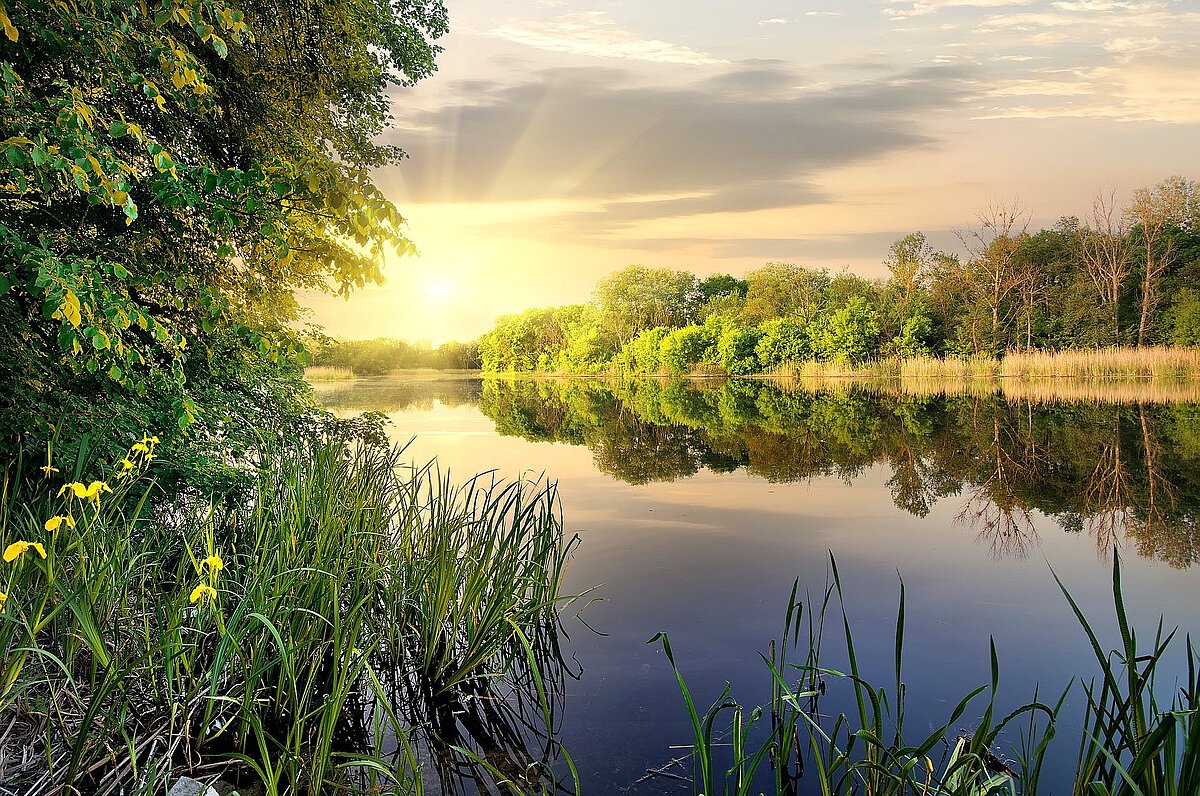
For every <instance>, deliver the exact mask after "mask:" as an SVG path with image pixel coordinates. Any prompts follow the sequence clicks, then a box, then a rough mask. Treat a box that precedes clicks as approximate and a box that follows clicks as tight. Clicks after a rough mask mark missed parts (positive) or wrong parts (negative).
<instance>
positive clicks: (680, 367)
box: [659, 326, 718, 373]
mask: <svg viewBox="0 0 1200 796" xmlns="http://www.w3.org/2000/svg"><path fill="white" fill-rule="evenodd" d="M717 331H718V330H717V329H716V327H712V326H684V327H683V328H681V329H676V330H674V331H673V332H671V333H670V334H668V335H666V336H664V337H663V338H662V343H661V344H660V346H659V361H660V362H661V363H662V366H663V367H664V368H666V369H667V370H669V371H670V372H671V373H687V372H688V371H689V370H690V369H691V368H692V366H693V365H698V364H700V363H701V362H705V361H708V360H710V359H713V358H714V357H713V354H714V353H715V352H714V351H713V347H714V346H715V345H716V342H717Z"/></svg>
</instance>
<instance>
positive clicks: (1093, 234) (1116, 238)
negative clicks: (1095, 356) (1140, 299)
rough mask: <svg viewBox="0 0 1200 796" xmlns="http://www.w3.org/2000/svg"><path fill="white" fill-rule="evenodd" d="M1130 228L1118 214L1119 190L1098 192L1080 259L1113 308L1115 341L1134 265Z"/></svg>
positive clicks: (1082, 234) (1083, 232) (1102, 298)
mask: <svg viewBox="0 0 1200 796" xmlns="http://www.w3.org/2000/svg"><path fill="white" fill-rule="evenodd" d="M1130 255H1131V248H1130V242H1129V229H1128V227H1127V226H1126V224H1125V221H1124V220H1123V218H1122V217H1121V216H1120V214H1118V213H1117V200H1116V192H1115V191H1111V192H1109V193H1108V194H1107V195H1106V194H1098V195H1097V196H1096V198H1095V200H1094V201H1093V202H1092V219H1091V223H1090V224H1088V225H1086V226H1084V228H1083V229H1082V230H1080V234H1079V259H1080V261H1081V262H1082V263H1083V267H1084V270H1085V271H1086V272H1087V275H1088V276H1089V277H1090V278H1091V280H1092V284H1093V285H1095V287H1096V293H1097V294H1098V295H1099V296H1100V301H1101V303H1103V304H1105V305H1107V306H1108V308H1109V317H1110V320H1111V321H1112V342H1113V343H1114V344H1116V343H1119V342H1120V340H1121V291H1122V290H1123V289H1124V287H1125V280H1126V278H1127V277H1128V276H1129V272H1130V270H1131V269H1132V267H1133V261H1132V258H1131V256H1130Z"/></svg>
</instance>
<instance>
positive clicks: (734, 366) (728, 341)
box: [717, 325, 762, 376]
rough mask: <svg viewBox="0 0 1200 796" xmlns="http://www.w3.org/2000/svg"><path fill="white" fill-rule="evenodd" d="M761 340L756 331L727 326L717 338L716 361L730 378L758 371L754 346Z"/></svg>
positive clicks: (758, 366)
mask: <svg viewBox="0 0 1200 796" xmlns="http://www.w3.org/2000/svg"><path fill="white" fill-rule="evenodd" d="M761 338H762V332H760V331H759V330H758V329H744V328H741V327H739V326H734V325H729V326H727V327H725V329H724V330H723V331H722V332H721V336H720V337H719V338H717V361H718V363H719V364H720V365H721V367H722V368H724V369H725V372H726V373H728V374H729V375H730V376H746V375H748V374H751V373H757V372H758V371H759V370H760V369H761V366H760V363H759V361H758V356H757V355H756V353H755V346H757V345H758V342H759V340H760V339H761Z"/></svg>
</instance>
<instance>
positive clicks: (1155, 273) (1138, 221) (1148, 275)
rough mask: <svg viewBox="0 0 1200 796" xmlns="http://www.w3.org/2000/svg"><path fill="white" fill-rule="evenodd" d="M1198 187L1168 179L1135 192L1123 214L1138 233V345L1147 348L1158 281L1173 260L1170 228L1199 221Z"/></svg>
mask: <svg viewBox="0 0 1200 796" xmlns="http://www.w3.org/2000/svg"><path fill="white" fill-rule="evenodd" d="M1198 205H1200V185H1197V184H1196V183H1195V182H1192V181H1191V180H1186V179H1184V178H1183V177H1170V178H1168V179H1166V180H1163V181H1162V182H1160V183H1159V184H1158V185H1155V186H1154V187H1152V188H1138V189H1137V190H1136V191H1134V192H1133V201H1132V202H1131V203H1130V205H1129V207H1128V208H1126V210H1125V215H1126V217H1127V218H1128V219H1129V220H1130V221H1132V222H1133V223H1134V224H1135V225H1136V227H1137V231H1138V233H1139V238H1140V241H1139V243H1140V248H1141V251H1142V257H1141V260H1142V263H1141V265H1142V301H1141V310H1140V312H1139V315H1138V345H1139V346H1144V345H1146V342H1147V338H1148V336H1149V334H1150V326H1151V322H1152V316H1153V313H1154V309H1155V306H1156V305H1157V303H1158V283H1159V277H1160V276H1161V275H1162V274H1163V272H1164V271H1166V270H1167V268H1169V267H1170V266H1171V264H1172V263H1173V262H1174V259H1175V240H1174V238H1173V237H1172V236H1171V235H1170V234H1169V232H1170V228H1171V227H1172V226H1182V225H1184V224H1187V223H1188V222H1189V220H1190V219H1195V218H1197V217H1198V214H1197V210H1196V208H1197V206H1198Z"/></svg>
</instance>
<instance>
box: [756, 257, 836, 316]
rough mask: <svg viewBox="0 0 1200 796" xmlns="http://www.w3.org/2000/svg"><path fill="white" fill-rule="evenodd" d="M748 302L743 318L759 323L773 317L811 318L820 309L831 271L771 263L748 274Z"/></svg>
mask: <svg viewBox="0 0 1200 796" xmlns="http://www.w3.org/2000/svg"><path fill="white" fill-rule="evenodd" d="M746 281H747V283H749V286H748V287H747V289H746V306H745V309H744V310H743V313H742V318H743V320H744V321H745V322H746V323H750V324H759V323H762V322H763V321H765V320H767V319H769V318H786V317H795V318H798V319H801V320H805V321H807V320H810V319H812V318H813V317H815V316H816V315H817V313H818V312H820V309H821V303H822V301H823V300H824V295H825V290H826V288H828V287H829V273H828V272H827V271H814V270H812V269H809V268H802V267H800V266H798V265H792V264H791V263H767V264H766V265H765V266H763V267H762V268H758V269H756V270H753V271H750V272H749V273H747V274H746Z"/></svg>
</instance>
